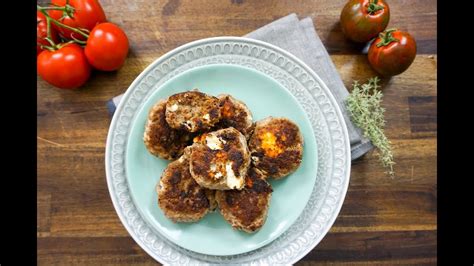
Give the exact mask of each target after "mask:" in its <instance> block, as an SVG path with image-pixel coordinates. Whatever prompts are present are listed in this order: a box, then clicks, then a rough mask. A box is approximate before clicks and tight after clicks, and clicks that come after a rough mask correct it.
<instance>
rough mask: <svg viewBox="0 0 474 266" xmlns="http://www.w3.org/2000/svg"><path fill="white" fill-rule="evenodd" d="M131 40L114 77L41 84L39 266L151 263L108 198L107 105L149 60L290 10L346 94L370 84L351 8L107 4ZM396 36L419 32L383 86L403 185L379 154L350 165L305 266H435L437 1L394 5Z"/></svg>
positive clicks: (175, 1) (234, 1) (318, 1)
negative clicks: (71, 86)
mask: <svg viewBox="0 0 474 266" xmlns="http://www.w3.org/2000/svg"><path fill="white" fill-rule="evenodd" d="M100 2H101V3H102V5H103V7H104V10H105V11H106V14H107V17H108V19H109V20H110V21H112V22H114V23H117V24H118V25H120V26H121V27H122V28H123V29H124V30H125V31H126V33H127V34H128V37H129V39H130V44H131V51H130V55H129V58H128V59H127V62H126V64H125V66H124V67H123V68H122V69H120V70H119V71H118V72H116V73H94V74H93V76H92V78H91V79H90V81H89V82H88V83H87V85H86V86H84V87H83V88H82V89H80V90H77V91H63V90H58V89H55V88H53V87H51V86H50V85H48V84H47V83H46V82H44V81H42V80H41V79H40V78H38V89H37V91H38V111H37V119H38V124H37V127H38V135H37V141H38V153H37V158H38V166H37V168H38V188H37V190H38V197H37V200H38V213H37V216H38V218H37V237H38V240H37V243H38V261H39V264H40V265H50V264H62V265H70V264H86V265H93V264H97V265H103V264H123V265H128V264H140V265H142V264H143V265H145V264H146V265H148V264H150V265H152V264H155V263H156V262H155V261H154V260H153V259H152V258H151V257H150V256H149V255H147V254H146V253H145V252H144V251H143V250H142V249H141V248H140V247H139V246H138V245H137V244H136V243H135V242H134V241H133V239H132V238H131V237H130V236H129V234H128V233H127V231H126V230H125V228H124V227H123V225H122V224H121V223H120V221H119V219H118V217H117V214H116V213H115V210H114V208H113V206H112V202H111V199H110V196H109V192H108V190H107V184H106V178H105V169H104V152H105V142H106V137H107V130H108V127H109V124H110V117H109V115H108V113H107V109H106V106H105V102H106V101H107V100H108V99H110V98H111V97H113V96H115V95H117V94H120V93H122V92H124V91H125V90H126V89H127V88H128V86H129V85H130V83H131V82H132V81H133V80H134V78H135V77H136V76H137V75H138V74H139V73H140V72H141V71H142V70H143V69H144V68H145V67H146V66H147V65H148V64H150V63H151V62H152V61H153V60H155V59H156V58H158V57H159V56H161V55H162V54H164V53H165V52H167V51H169V50H171V49H173V48H175V47H177V46H179V45H181V44H184V43H187V42H189V41H193V40H197V39H201V38H206V37H211V36H220V35H235V36H241V35H244V34H246V33H248V32H250V31H252V30H254V29H256V28H258V27H260V26H263V25H265V24H267V23H269V22H271V21H273V20H275V19H277V18H279V17H282V16H285V15H287V14H289V13H291V12H295V13H296V14H297V15H298V16H299V17H300V18H302V17H306V16H310V17H312V18H313V21H314V24H315V27H316V29H317V31H318V33H319V35H320V36H321V38H322V40H323V42H324V44H325V46H326V48H327V49H328V51H329V52H330V54H331V57H332V59H333V60H334V63H335V65H336V67H337V69H338V70H339V73H340V74H341V77H342V79H343V80H344V83H345V84H346V86H347V87H348V88H350V85H351V83H352V81H353V80H359V81H365V80H366V79H367V78H369V77H371V76H374V75H375V73H374V72H373V71H372V70H371V69H370V67H369V65H368V61H367V59H366V56H365V55H362V54H361V53H360V47H358V46H356V45H353V44H352V43H349V42H348V41H346V40H345V39H344V38H343V36H342V33H341V30H340V27H339V24H338V20H339V12H340V10H341V9H342V7H343V5H344V2H345V1H344V0H337V1H323V0H313V1H302V0H285V1H276V0H275V1H271V0H258V1H257V0H253V1H252V0H226V1H224V0H212V1H209V0H193V1H180V0H168V1H145V0H137V1H128V0H101V1H100ZM389 4H390V7H391V14H392V17H391V21H390V25H389V27H399V28H400V29H404V30H407V31H409V32H410V33H412V34H413V36H414V37H415V39H416V40H417V44H418V52H419V53H418V55H417V57H416V60H415V62H414V63H413V65H412V66H411V67H410V68H409V69H408V70H407V71H406V72H405V73H403V74H401V75H399V76H396V77H393V78H392V79H390V80H384V82H383V83H384V94H385V97H384V103H383V105H384V107H385V108H386V109H387V112H386V119H387V127H386V133H387V135H388V137H389V138H390V139H391V140H392V142H393V147H394V153H395V160H396V162H397V165H396V173H397V176H396V178H394V179H390V178H389V177H387V176H386V175H385V174H384V173H383V169H382V168H381V166H380V164H379V163H378V161H377V157H376V155H375V154H368V155H366V156H365V157H364V158H362V159H360V160H358V161H355V162H353V164H352V172H351V180H350V186H349V191H348V193H347V196H346V199H345V202H344V205H343V207H342V210H341V212H340V214H339V216H338V218H337V220H336V222H335V224H334V226H333V227H332V229H331V231H330V232H329V233H328V234H327V235H326V237H325V238H324V239H323V240H322V241H321V243H320V244H319V245H318V246H317V247H316V248H315V249H314V250H313V251H311V252H310V253H309V254H308V255H307V256H306V257H304V258H303V259H302V260H301V261H300V263H299V264H301V265H303V264H308V265H309V264H318V263H325V264H326V263H327V264H346V263H350V264H351V265H352V264H360V265H366V264H374V265H379V264H390V265H391V264H394V263H402V264H416V265H421V264H435V263H436V262H437V259H436V255H437V254H436V248H437V245H436V233H437V222H436V215H437V203H436V200H437V181H436V179H437V170H436V159H437V155H436V139H437V113H436V102H437V98H436V96H437V93H436V80H437V74H436V72H437V55H436V54H437V40H436V30H437V25H436V14H437V5H436V1H435V0H419V1H411V0H397V1H389Z"/></svg>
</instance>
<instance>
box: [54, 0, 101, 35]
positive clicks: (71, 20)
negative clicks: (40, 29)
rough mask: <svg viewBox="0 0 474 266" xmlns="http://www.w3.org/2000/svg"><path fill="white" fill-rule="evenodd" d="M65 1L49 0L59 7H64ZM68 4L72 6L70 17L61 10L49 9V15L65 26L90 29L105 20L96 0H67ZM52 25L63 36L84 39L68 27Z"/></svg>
mask: <svg viewBox="0 0 474 266" xmlns="http://www.w3.org/2000/svg"><path fill="white" fill-rule="evenodd" d="M66 3H67V1H66V0H52V1H51V4H53V5H55V6H59V7H65V6H66ZM69 6H70V7H72V8H73V10H72V17H70V16H69V15H67V12H65V11H63V10H49V15H50V16H51V17H52V18H54V19H56V20H58V21H59V22H61V23H63V24H65V25H67V26H70V27H73V28H83V29H87V30H92V29H93V28H94V27H95V26H96V25H97V24H99V23H102V22H105V21H107V19H106V17H105V13H104V10H103V9H102V6H101V5H100V3H99V2H98V1H97V0H69ZM65 13H66V14H65ZM63 15H64V17H63ZM54 27H56V29H57V30H58V31H59V32H60V33H61V35H62V36H63V37H65V38H68V39H74V38H76V39H78V40H82V41H84V40H85V39H86V38H85V37H84V36H82V35H80V34H77V33H74V32H73V31H71V30H69V29H66V28H63V27H58V26H57V25H54Z"/></svg>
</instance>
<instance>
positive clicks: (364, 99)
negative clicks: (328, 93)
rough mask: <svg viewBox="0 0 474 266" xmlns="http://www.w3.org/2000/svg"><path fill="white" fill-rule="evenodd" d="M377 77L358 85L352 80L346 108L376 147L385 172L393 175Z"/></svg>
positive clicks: (390, 150) (390, 148)
mask: <svg viewBox="0 0 474 266" xmlns="http://www.w3.org/2000/svg"><path fill="white" fill-rule="evenodd" d="M379 81H380V79H379V78H378V77H373V78H370V79H369V80H368V82H367V83H365V84H362V85H360V84H359V83H358V82H357V81H354V84H353V85H352V86H353V89H352V92H351V93H350V95H349V97H348V98H347V100H346V105H347V109H348V111H349V114H350V115H351V120H352V121H353V122H354V124H355V125H356V126H358V127H360V128H361V129H362V131H363V132H364V136H365V137H366V138H368V139H370V141H371V142H372V144H373V145H374V146H375V147H376V148H377V149H378V154H379V158H380V161H381V162H382V165H383V166H384V167H385V168H387V173H388V174H389V175H390V176H391V177H393V176H394V175H395V172H394V171H393V165H394V164H395V162H394V161H393V153H392V147H391V143H390V141H389V140H388V138H387V137H386V136H385V134H384V127H385V118H384V113H385V109H384V108H382V107H381V106H380V103H381V102H382V96H383V94H382V92H381V91H379V90H377V89H378V88H379V87H380V86H379V85H378V82H379Z"/></svg>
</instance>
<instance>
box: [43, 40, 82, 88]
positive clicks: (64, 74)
mask: <svg viewBox="0 0 474 266" xmlns="http://www.w3.org/2000/svg"><path fill="white" fill-rule="evenodd" d="M36 67H37V70H38V74H39V75H40V76H41V77H42V78H43V79H44V80H46V81H47V82H48V83H50V84H51V85H53V86H56V87H58V88H61V89H74V88H77V87H80V86H82V85H83V84H84V83H86V81H87V80H88V79H89V76H90V73H91V67H90V65H89V63H88V62H87V58H86V56H85V55H84V51H83V49H82V48H81V46H79V45H77V44H75V43H68V44H65V45H63V46H61V47H60V48H59V49H57V50H54V51H49V50H44V51H42V52H41V53H40V54H39V55H38V60H37V65H36Z"/></svg>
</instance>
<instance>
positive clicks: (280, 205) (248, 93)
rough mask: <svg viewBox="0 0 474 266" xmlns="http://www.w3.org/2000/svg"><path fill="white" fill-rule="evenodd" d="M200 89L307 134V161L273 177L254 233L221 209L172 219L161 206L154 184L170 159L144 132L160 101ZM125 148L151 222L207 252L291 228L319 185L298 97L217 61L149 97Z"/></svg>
mask: <svg viewBox="0 0 474 266" xmlns="http://www.w3.org/2000/svg"><path fill="white" fill-rule="evenodd" d="M193 88H198V89H199V90H200V91H202V92H205V93H208V94H211V95H215V96H217V95H218V94H220V93H228V94H231V95H233V96H234V97H235V98H237V99H240V100H242V101H244V102H245V103H246V104H247V106H248V107H249V108H250V110H251V111H252V115H253V118H254V121H257V120H260V119H263V118H265V117H267V116H274V117H278V116H282V117H287V118H289V119H291V120H293V121H294V122H295V123H296V124H298V126H299V127H300V130H301V132H302V134H303V137H304V141H305V142H304V154H303V161H302V163H301V165H300V167H299V168H298V170H297V171H296V172H294V173H293V174H291V175H290V176H288V177H286V178H284V179H283V180H278V181H275V180H270V183H271V185H272V187H273V190H274V192H273V194H272V198H271V202H270V209H269V212H268V217H267V221H266V223H265V224H264V226H263V227H262V228H261V229H260V230H259V231H257V232H256V233H254V234H248V233H244V232H241V231H237V230H234V229H232V227H231V226H230V224H228V223H227V222H226V221H225V220H224V219H223V218H222V216H221V215H220V213H219V211H216V212H214V213H211V214H208V215H206V216H205V217H204V218H203V219H202V220H200V221H199V222H196V223H188V224H186V223H173V222H172V221H170V220H168V219H167V218H166V217H165V216H164V214H163V212H162V211H161V209H160V208H159V207H158V198H157V194H156V192H155V186H156V184H157V183H158V181H159V179H160V176H161V173H162V172H163V169H165V167H166V166H167V164H168V163H169V161H166V160H163V159H160V158H157V157H154V156H153V155H151V154H150V153H149V152H148V151H147V149H146V147H145V145H144V143H143V140H142V139H143V132H144V126H145V121H146V119H147V114H148V110H149V109H150V108H151V107H152V106H153V104H154V103H155V102H157V101H158V100H159V99H163V98H167V97H168V96H170V95H172V94H174V93H178V92H182V91H185V90H190V89H193ZM132 124H133V125H132V128H131V132H130V135H129V139H128V143H127V148H126V159H125V160H126V161H125V167H126V176H127V181H128V184H129V188H130V194H131V195H132V198H133V200H134V202H135V204H136V206H138V210H139V212H140V213H141V215H142V217H144V219H145V220H146V221H147V223H148V224H149V225H150V226H151V227H152V228H154V229H155V230H156V231H157V232H158V233H159V234H161V235H162V236H164V237H166V238H167V239H169V240H170V241H172V242H173V243H175V244H176V245H179V246H181V247H183V248H186V249H189V250H191V251H195V252H199V253H203V254H208V255H222V256H224V255H235V254H240V253H245V252H249V251H252V250H255V249H257V248H259V247H262V246H264V245H266V244H268V243H270V242H271V241H273V240H274V239H276V238H277V237H278V236H280V235H281V234H282V233H283V232H284V231H285V230H286V229H288V227H290V226H291V225H292V224H293V223H294V222H295V221H296V219H297V218H298V216H299V215H300V214H301V212H302V211H303V209H304V207H305V205H306V203H307V201H308V200H309V197H310V195H311V192H312V190H313V187H314V183H315V180H316V174H317V165H318V156H317V148H316V140H315V136H314V133H313V129H312V127H311V124H310V121H309V120H308V117H307V115H306V113H305V111H304V110H303V108H302V107H301V106H300V105H299V104H298V102H297V101H296V99H295V98H294V97H293V96H292V95H291V94H290V93H289V92H288V91H286V89H285V88H283V87H282V86H281V85H280V84H279V83H278V82H276V81H275V80H274V79H272V78H270V77H268V76H266V75H264V74H263V73H261V72H257V71H255V70H252V69H248V68H244V67H240V66H231V65H212V66H204V67H198V68H193V69H192V70H189V71H186V72H184V73H181V74H180V75H178V76H176V77H174V78H172V79H170V80H169V81H168V82H166V83H164V84H163V85H162V86H161V87H159V88H157V89H156V90H155V91H154V92H153V93H152V94H151V95H150V97H149V98H148V99H147V100H146V101H145V103H144V105H143V106H142V107H141V109H140V110H139V112H138V113H137V114H136V116H135V117H134V120H133V121H132Z"/></svg>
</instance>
